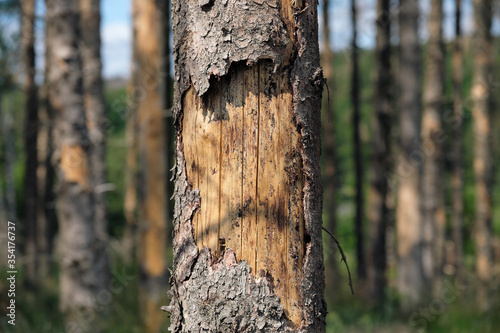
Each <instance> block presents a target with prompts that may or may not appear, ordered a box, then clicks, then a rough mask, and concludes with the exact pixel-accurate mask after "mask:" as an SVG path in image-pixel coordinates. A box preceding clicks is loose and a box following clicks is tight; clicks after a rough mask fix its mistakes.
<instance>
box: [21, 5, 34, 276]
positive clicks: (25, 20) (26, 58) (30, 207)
mask: <svg viewBox="0 0 500 333" xmlns="http://www.w3.org/2000/svg"><path fill="white" fill-rule="evenodd" d="M35 3H36V1H35V0H27V1H23V2H21V12H22V15H21V17H22V22H21V29H22V38H21V46H22V57H23V63H24V73H25V75H26V78H25V83H24V93H25V95H26V102H25V106H24V112H25V119H24V122H25V127H24V149H25V153H26V160H25V170H24V172H25V174H24V202H25V212H26V216H25V219H26V224H25V225H26V230H25V231H26V255H27V256H28V258H29V260H28V261H27V267H26V278H27V281H28V283H29V284H30V285H34V284H35V283H36V281H35V280H36V276H37V263H38V260H37V257H38V246H37V238H36V235H37V176H36V171H37V169H36V165H37V161H38V157H37V131H38V98H37V87H36V83H35Z"/></svg>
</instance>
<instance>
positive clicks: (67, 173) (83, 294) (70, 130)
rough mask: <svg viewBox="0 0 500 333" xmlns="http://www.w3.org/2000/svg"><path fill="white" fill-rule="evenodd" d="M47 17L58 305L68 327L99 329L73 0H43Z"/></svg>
mask: <svg viewBox="0 0 500 333" xmlns="http://www.w3.org/2000/svg"><path fill="white" fill-rule="evenodd" d="M47 15H48V19H49V20H51V24H50V30H49V36H50V43H51V46H50V50H51V59H50V61H51V63H50V66H49V67H50V75H49V77H50V87H51V93H53V94H54V99H52V102H53V106H54V109H55V110H54V111H55V114H56V118H55V121H56V124H55V126H56V128H55V137H54V143H55V144H56V147H55V151H54V156H53V161H55V162H56V165H55V167H56V170H57V172H58V176H59V177H58V178H59V184H58V189H57V215H58V221H59V239H60V243H59V249H60V253H59V255H60V256H61V259H60V263H61V264H60V271H61V273H60V309H61V310H62V311H63V313H64V316H65V325H66V329H67V330H68V331H73V330H79V331H80V332H96V331H99V329H98V328H97V327H95V319H96V316H97V314H98V312H97V311H98V309H97V305H98V304H97V303H98V302H97V300H96V296H97V292H98V291H100V287H101V285H100V282H101V281H100V279H101V276H100V272H99V267H100V266H99V261H100V256H102V253H101V251H100V247H99V245H100V244H99V242H98V240H97V237H96V230H95V229H96V226H95V222H94V210H95V206H94V205H95V203H94V193H93V188H92V176H91V173H90V152H89V150H90V147H89V138H88V132H87V127H86V118H85V110H84V100H83V87H82V62H81V59H80V52H79V48H78V42H79V41H80V39H81V35H80V26H79V23H80V14H79V8H78V0H68V1H64V2H61V1H59V0H47Z"/></svg>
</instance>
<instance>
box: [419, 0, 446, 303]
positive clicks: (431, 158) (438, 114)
mask: <svg viewBox="0 0 500 333" xmlns="http://www.w3.org/2000/svg"><path fill="white" fill-rule="evenodd" d="M442 22H443V1H442V0H432V1H431V14H430V18H429V26H428V30H429V42H428V44H427V50H428V51H427V53H428V59H427V64H426V74H425V75H426V78H425V79H426V81H425V88H424V96H423V99H424V109H423V115H422V145H423V148H424V149H423V150H424V152H425V153H424V162H423V167H422V188H421V189H422V196H421V198H422V199H421V202H420V204H421V208H422V231H423V246H422V263H423V269H424V275H425V280H426V281H425V284H426V290H429V294H433V296H434V297H439V296H440V295H441V284H442V270H443V257H444V240H445V227H446V215H445V211H444V190H443V176H444V175H443V154H442V144H443V140H444V130H443V125H442V118H443V102H444V45H443V30H442ZM431 290H432V292H431Z"/></svg>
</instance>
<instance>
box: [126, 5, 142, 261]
mask: <svg viewBox="0 0 500 333" xmlns="http://www.w3.org/2000/svg"><path fill="white" fill-rule="evenodd" d="M132 10H133V11H132V18H133V20H134V22H135V21H136V20H137V6H136V5H135V2H134V6H132ZM132 34H133V43H132V64H131V70H130V73H131V74H130V80H129V83H128V87H127V101H128V103H127V126H126V130H125V135H126V140H127V168H126V173H125V184H126V188H125V197H124V200H123V212H124V215H125V220H126V225H125V230H124V233H123V240H122V247H123V258H124V261H125V262H126V263H130V262H131V261H132V258H133V255H134V254H135V253H136V250H137V180H138V179H137V178H138V166H137V159H138V146H137V145H138V143H137V135H138V126H137V104H138V99H139V96H140V93H141V92H142V90H141V89H140V88H141V86H140V85H139V80H138V78H137V72H138V68H137V66H136V61H137V43H136V41H137V25H136V24H133V29H132Z"/></svg>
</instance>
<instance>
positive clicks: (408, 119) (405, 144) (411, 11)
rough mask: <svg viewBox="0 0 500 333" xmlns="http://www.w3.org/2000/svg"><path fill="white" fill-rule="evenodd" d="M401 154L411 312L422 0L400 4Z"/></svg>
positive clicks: (416, 291) (404, 273) (403, 274)
mask: <svg viewBox="0 0 500 333" xmlns="http://www.w3.org/2000/svg"><path fill="white" fill-rule="evenodd" d="M399 7H400V9H399V40H400V44H399V48H400V50H399V52H400V55H399V91H400V97H399V98H400V99H399V106H400V114H399V132H400V134H399V142H400V143H399V149H400V152H399V157H398V160H397V161H396V163H397V165H396V174H397V177H398V182H399V187H398V200H397V207H396V229H397V230H396V232H397V244H398V245H397V246H398V248H397V256H398V258H397V260H398V282H397V285H398V289H399V292H400V294H401V297H402V299H401V307H402V309H403V310H404V311H410V310H411V309H413V308H414V306H415V305H416V304H418V303H419V302H420V301H421V299H422V292H423V290H422V288H423V273H422V254H421V215H420V170H421V162H422V147H421V141H420V120H421V101H420V98H421V88H420V87H421V82H420V81H421V80H420V67H421V65H420V62H421V61H420V41H419V38H418V17H419V7H418V1H407V2H405V1H403V0H400V4H399Z"/></svg>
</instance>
